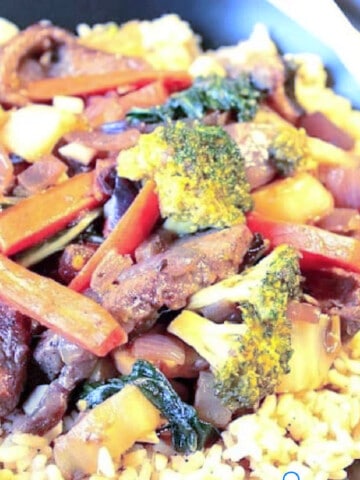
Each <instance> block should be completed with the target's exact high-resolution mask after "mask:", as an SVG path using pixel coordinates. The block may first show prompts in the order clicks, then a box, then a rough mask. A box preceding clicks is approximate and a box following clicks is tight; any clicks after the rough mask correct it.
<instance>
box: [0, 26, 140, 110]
mask: <svg viewBox="0 0 360 480" xmlns="http://www.w3.org/2000/svg"><path fill="white" fill-rule="evenodd" d="M44 54H46V55H44ZM145 65H146V63H145V62H144V61H142V60H138V59H133V58H128V57H123V56H120V55H112V54H109V53H105V52H100V51H97V50H93V49H90V48H87V47H84V46H82V45H79V44H78V43H77V40H76V37H75V36H74V35H72V34H70V33H69V32H67V31H65V30H63V29H61V28H58V27H54V26H52V25H50V24H45V23H39V24H36V25H32V26H31V27H29V28H27V29H25V30H23V31H22V32H20V33H19V34H18V35H16V36H15V37H14V38H12V39H11V40H10V41H9V42H7V43H6V45H4V46H3V47H2V48H1V49H0V101H1V102H4V103H6V104H10V105H11V104H14V105H25V104H26V103H27V102H28V99H27V97H26V90H25V89H24V87H26V85H27V83H29V82H30V81H34V80H38V79H41V78H45V77H58V76H59V77H63V76H69V75H71V76H76V75H82V74H93V73H109V72H112V71H115V70H132V69H142V68H144V66H145Z"/></svg>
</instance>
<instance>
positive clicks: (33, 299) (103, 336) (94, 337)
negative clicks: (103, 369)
mask: <svg viewBox="0 0 360 480" xmlns="http://www.w3.org/2000/svg"><path fill="white" fill-rule="evenodd" d="M0 285H1V289H0V299H1V300H2V301H3V302H4V303H5V304H6V305H9V306H10V307H12V308H14V309H16V310H18V311H19V312H21V313H23V314H24V315H26V316H28V317H30V318H33V319H34V320H37V321H38V322H39V323H41V324H42V325H44V326H46V327H48V328H51V329H53V330H54V331H56V332H57V333H59V334H60V335H62V336H64V337H65V338H66V339H68V340H70V341H71V342H74V343H76V344H77V345H80V346H81V347H83V348H85V349H86V350H89V351H90V352H93V353H94V354H95V355H98V356H105V355H107V354H108V353H109V352H110V351H111V350H112V349H113V348H115V347H116V346H118V345H121V344H123V343H125V342H126V341H127V335H126V333H125V331H124V330H123V329H122V328H121V327H120V326H119V325H118V323H117V322H116V321H115V320H114V318H113V317H112V316H111V315H110V314H109V313H108V312H107V311H106V310H105V309H103V308H102V307H100V305H98V304H97V303H95V302H94V301H93V300H91V299H90V298H88V297H86V296H84V295H80V294H78V293H76V292H74V291H72V290H70V289H68V288H67V287H64V286H63V285H60V284H59V283H57V282H55V281H54V280H51V279H49V278H46V277H42V276H41V275H37V274H36V273H33V272H30V271H29V270H27V269H26V268H24V267H22V266H21V265H18V264H17V263H15V262H13V261H12V260H10V259H8V258H6V257H4V256H3V255H1V254H0Z"/></svg>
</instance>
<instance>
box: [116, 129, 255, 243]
mask: <svg viewBox="0 0 360 480" xmlns="http://www.w3.org/2000/svg"><path fill="white" fill-rule="evenodd" d="M118 174H119V175H120V176H121V177H126V178H129V179H131V180H144V179H149V178H153V179H154V180H155V182H156V186H157V193H158V196H159V203H160V210H161V214H162V217H164V218H167V221H166V224H165V226H166V227H167V228H168V229H170V230H174V231H176V232H177V233H181V234H182V233H189V232H195V231H197V230H203V229H206V228H210V227H214V228H224V227H228V226H231V225H234V224H236V223H240V222H243V221H244V212H247V211H249V210H250V209H251V208H252V199H251V197H250V193H249V191H250V187H249V184H248V182H247V180H246V177H245V167H244V161H243V158H242V157H241V154H240V151H239V149H238V147H237V145H236V143H235V142H234V141H233V140H232V139H231V137H230V136H229V135H228V134H227V133H226V132H225V131H224V130H223V129H222V128H221V127H215V126H205V125H202V124H199V123H196V122H195V123H193V124H192V125H189V124H187V123H184V122H180V121H179V122H176V123H174V124H169V125H166V126H162V127H158V128H156V129H155V130H154V131H153V132H152V133H150V134H147V135H142V136H141V137H140V140H139V142H138V144H137V145H136V146H135V147H133V148H131V149H129V150H123V151H122V152H120V154H119V157H118Z"/></svg>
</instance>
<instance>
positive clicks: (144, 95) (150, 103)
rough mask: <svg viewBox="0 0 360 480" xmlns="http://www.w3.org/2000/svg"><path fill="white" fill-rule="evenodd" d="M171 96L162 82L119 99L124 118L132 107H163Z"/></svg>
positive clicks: (146, 86)
mask: <svg viewBox="0 0 360 480" xmlns="http://www.w3.org/2000/svg"><path fill="white" fill-rule="evenodd" d="M168 97H169V95H168V92H167V90H166V88H165V86H164V84H163V82H161V81H157V82H153V83H150V84H149V85H145V87H142V88H139V89H138V90H135V91H134V92H130V93H127V94H126V95H123V96H121V97H120V98H119V100H118V102H119V104H120V105H121V107H122V108H123V112H124V116H125V114H126V113H127V112H128V111H129V110H130V109H131V108H132V107H141V108H149V107H155V106H156V105H162V104H163V103H164V102H165V101H166V100H167V99H168Z"/></svg>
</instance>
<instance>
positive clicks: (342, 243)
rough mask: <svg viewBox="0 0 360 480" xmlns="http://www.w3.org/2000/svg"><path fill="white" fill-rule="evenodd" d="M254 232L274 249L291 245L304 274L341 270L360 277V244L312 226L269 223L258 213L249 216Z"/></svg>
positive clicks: (251, 228)
mask: <svg viewBox="0 0 360 480" xmlns="http://www.w3.org/2000/svg"><path fill="white" fill-rule="evenodd" d="M247 225H248V227H249V228H250V230H251V231H252V232H253V233H255V232H258V233H260V234H261V235H262V236H263V237H264V238H266V239H268V240H269V241H270V245H271V247H276V246H277V245H281V244H283V243H287V244H289V245H292V246H293V247H295V248H297V249H298V250H299V251H300V252H301V254H302V257H301V258H300V265H301V267H302V268H303V269H304V270H309V269H319V268H324V267H340V268H344V269H346V270H351V271H353V272H358V273H360V241H359V240H357V239H356V238H350V237H344V236H342V235H338V234H336V233H332V232H328V231H326V230H323V229H322V228H318V227H313V226H311V225H300V224H295V223H288V222H279V221H274V220H269V219H267V218H265V217H263V216H261V215H259V214H258V213H256V212H252V213H250V214H248V215H247Z"/></svg>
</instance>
